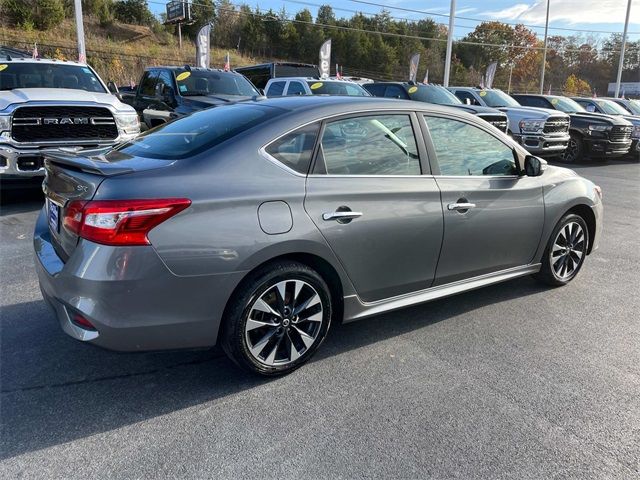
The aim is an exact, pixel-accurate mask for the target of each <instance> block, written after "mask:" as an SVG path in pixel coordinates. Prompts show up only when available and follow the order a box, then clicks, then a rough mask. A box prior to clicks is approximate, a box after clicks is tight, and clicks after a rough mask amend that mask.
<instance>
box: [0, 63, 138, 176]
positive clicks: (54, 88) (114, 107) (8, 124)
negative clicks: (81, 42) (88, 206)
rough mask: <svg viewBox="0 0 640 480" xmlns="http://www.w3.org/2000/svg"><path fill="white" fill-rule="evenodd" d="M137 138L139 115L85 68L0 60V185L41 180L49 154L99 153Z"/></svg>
mask: <svg viewBox="0 0 640 480" xmlns="http://www.w3.org/2000/svg"><path fill="white" fill-rule="evenodd" d="M139 133H140V123H139V121H138V115H137V114H136V112H135V110H134V109H133V107H131V106H130V105H126V104H124V103H122V102H121V101H120V100H118V98H117V97H116V96H115V95H113V94H112V93H110V92H109V89H108V88H107V85H106V84H105V83H104V82H103V81H102V80H101V79H100V77H99V76H98V74H97V73H96V72H95V71H94V70H93V69H92V68H91V67H89V66H88V65H86V64H82V63H77V62H67V61H58V60H42V59H31V58H15V59H14V58H11V57H10V56H7V57H5V58H0V180H2V181H3V182H5V181H7V180H16V179H28V178H33V177H42V176H44V168H43V165H42V158H43V154H44V153H45V152H47V151H49V150H54V149H60V148H64V149H65V150H69V149H71V150H74V151H76V150H86V149H92V150H93V149H102V148H105V147H110V146H111V145H114V144H116V143H119V142H123V141H127V140H130V139H132V138H134V137H135V136H136V135H138V134H139Z"/></svg>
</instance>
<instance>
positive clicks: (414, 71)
mask: <svg viewBox="0 0 640 480" xmlns="http://www.w3.org/2000/svg"><path fill="white" fill-rule="evenodd" d="M418 63H420V54H419V53H414V54H413V55H411V59H410V60H409V81H410V82H415V81H416V78H417V77H418Z"/></svg>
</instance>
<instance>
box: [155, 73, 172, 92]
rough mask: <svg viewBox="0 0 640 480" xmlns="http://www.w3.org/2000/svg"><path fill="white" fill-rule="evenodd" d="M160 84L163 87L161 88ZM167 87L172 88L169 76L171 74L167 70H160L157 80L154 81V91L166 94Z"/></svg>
mask: <svg viewBox="0 0 640 480" xmlns="http://www.w3.org/2000/svg"><path fill="white" fill-rule="evenodd" d="M161 85H163V86H164V88H162V87H161ZM167 88H171V89H173V78H171V74H170V73H169V72H166V71H162V72H160V74H159V75H158V82H157V83H156V87H155V91H156V93H164V94H166V93H167ZM174 93H175V92H174Z"/></svg>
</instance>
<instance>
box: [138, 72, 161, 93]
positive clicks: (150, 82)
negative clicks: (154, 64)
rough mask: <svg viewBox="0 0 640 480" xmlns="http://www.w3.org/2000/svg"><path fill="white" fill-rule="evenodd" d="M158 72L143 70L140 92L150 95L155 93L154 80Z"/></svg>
mask: <svg viewBox="0 0 640 480" xmlns="http://www.w3.org/2000/svg"><path fill="white" fill-rule="evenodd" d="M157 78H158V72H144V75H142V80H140V93H141V94H142V95H147V96H150V97H153V96H155V94H156V80H157Z"/></svg>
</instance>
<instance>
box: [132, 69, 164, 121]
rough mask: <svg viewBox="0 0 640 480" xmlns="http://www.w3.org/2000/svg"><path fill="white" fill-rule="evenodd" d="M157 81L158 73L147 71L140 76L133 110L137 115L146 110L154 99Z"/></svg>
mask: <svg viewBox="0 0 640 480" xmlns="http://www.w3.org/2000/svg"><path fill="white" fill-rule="evenodd" d="M157 81H158V71H157V70H148V71H146V72H144V74H142V78H141V79H140V86H139V87H138V94H137V95H136V99H135V102H134V103H135V105H134V107H135V109H136V110H137V111H138V113H139V114H142V111H143V110H144V109H145V108H147V107H148V106H149V105H150V104H151V103H152V102H153V101H155V98H156V82H157Z"/></svg>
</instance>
